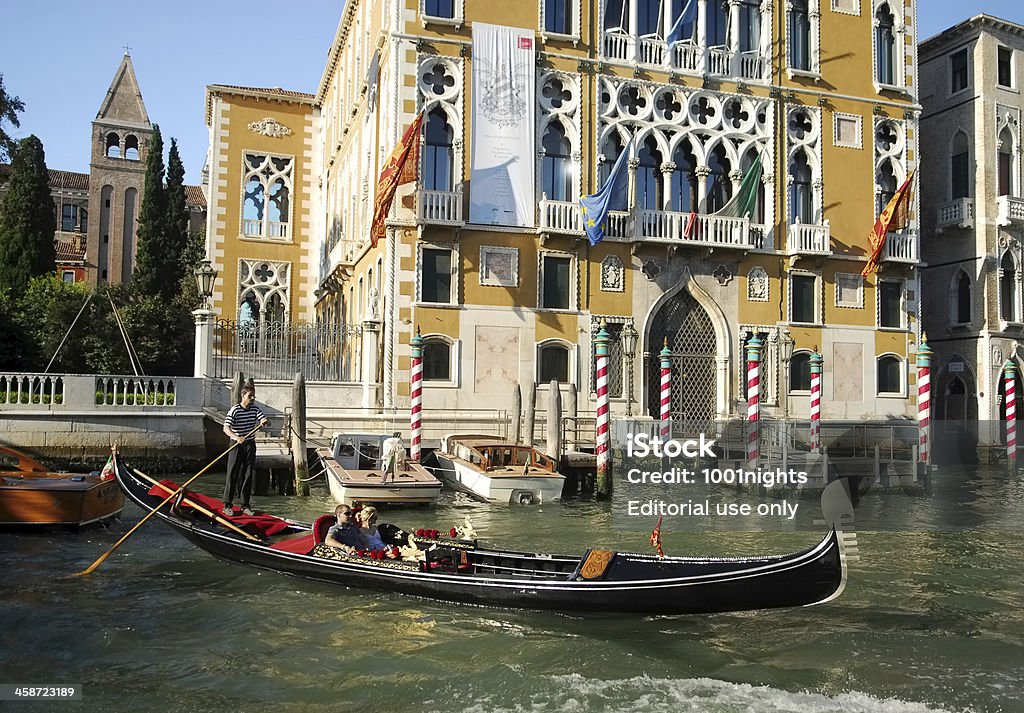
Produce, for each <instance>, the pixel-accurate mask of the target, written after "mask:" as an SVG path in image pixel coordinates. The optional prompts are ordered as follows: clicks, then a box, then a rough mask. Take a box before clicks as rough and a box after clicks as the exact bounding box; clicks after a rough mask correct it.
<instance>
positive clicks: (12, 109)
mask: <svg viewBox="0 0 1024 713" xmlns="http://www.w3.org/2000/svg"><path fill="white" fill-rule="evenodd" d="M19 111H25V103H24V102H23V101H21V99H18V97H16V96H11V95H9V94H8V93H7V90H6V89H5V88H4V75H2V74H0V161H6V160H7V159H9V158H10V157H11V155H12V154H13V153H14V148H15V145H16V144H17V142H16V141H15V140H14V139H12V138H11V136H10V134H8V133H7V132H6V131H5V130H4V122H7V123H8V124H10V125H11V126H13V127H15V128H17V127H19V126H21V122H19V121H18V112H19Z"/></svg>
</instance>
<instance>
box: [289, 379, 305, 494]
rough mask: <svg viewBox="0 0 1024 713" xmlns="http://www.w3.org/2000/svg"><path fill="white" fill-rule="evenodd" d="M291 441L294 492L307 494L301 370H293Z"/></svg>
mask: <svg viewBox="0 0 1024 713" xmlns="http://www.w3.org/2000/svg"><path fill="white" fill-rule="evenodd" d="M286 435H287V434H286ZM291 442H292V467H293V470H294V472H295V492H296V493H297V494H302V495H309V482H308V478H309V463H308V462H307V459H306V379H305V377H304V376H303V375H302V372H301V371H297V372H295V384H294V386H293V387H292V423H291Z"/></svg>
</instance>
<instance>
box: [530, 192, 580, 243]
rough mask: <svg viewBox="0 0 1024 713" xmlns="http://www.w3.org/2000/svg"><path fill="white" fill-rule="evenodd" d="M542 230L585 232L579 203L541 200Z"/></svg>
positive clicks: (576, 233) (570, 232) (567, 232)
mask: <svg viewBox="0 0 1024 713" xmlns="http://www.w3.org/2000/svg"><path fill="white" fill-rule="evenodd" d="M540 230H541V232H549V233H566V234H571V235H582V234H583V221H582V220H581V219H580V206H579V203H576V202H573V201H552V200H548V199H547V198H542V199H541V201H540Z"/></svg>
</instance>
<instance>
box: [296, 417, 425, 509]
mask: <svg viewBox="0 0 1024 713" xmlns="http://www.w3.org/2000/svg"><path fill="white" fill-rule="evenodd" d="M387 438H388V436H382V435H378V434H362V433H352V434H346V433H336V434H334V438H333V439H332V446H331V448H330V449H328V448H318V449H317V452H316V453H317V456H318V457H319V459H320V464H321V466H322V467H323V469H324V477H325V478H326V479H327V485H328V487H329V488H330V490H331V497H333V498H334V500H335V501H336V502H338V503H343V504H345V505H356V504H366V505H384V504H388V505H433V504H434V502H435V501H436V500H437V496H438V495H440V493H441V481H439V480H438V479H437V478H435V477H434V476H433V475H431V473H430V471H428V470H427V469H426V468H424V467H423V466H422V465H420V464H419V463H417V462H415V461H409V460H405V459H401V460H400V462H399V465H398V466H397V467H395V468H388V464H387V463H384V462H383V444H384V441H385V440H387Z"/></svg>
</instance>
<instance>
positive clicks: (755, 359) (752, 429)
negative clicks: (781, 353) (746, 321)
mask: <svg viewBox="0 0 1024 713" xmlns="http://www.w3.org/2000/svg"><path fill="white" fill-rule="evenodd" d="M761 346H762V344H761V340H760V338H758V336H757V335H756V334H755V335H754V336H753V337H751V338H750V341H749V342H747V464H748V467H749V468H750V469H751V470H757V462H758V460H759V459H760V457H761V376H760V366H761Z"/></svg>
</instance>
